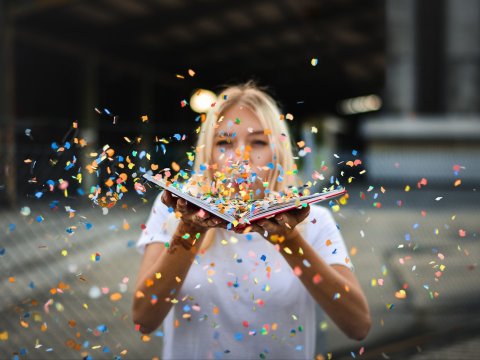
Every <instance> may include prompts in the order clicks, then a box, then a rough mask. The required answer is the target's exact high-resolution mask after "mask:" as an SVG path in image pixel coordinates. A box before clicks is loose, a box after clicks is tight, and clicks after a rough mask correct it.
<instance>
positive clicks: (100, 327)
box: [97, 324, 108, 333]
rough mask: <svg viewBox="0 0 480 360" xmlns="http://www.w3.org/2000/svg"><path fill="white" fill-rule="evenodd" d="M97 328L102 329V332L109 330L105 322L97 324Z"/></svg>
mask: <svg viewBox="0 0 480 360" xmlns="http://www.w3.org/2000/svg"><path fill="white" fill-rule="evenodd" d="M97 330H98V331H100V332H102V333H104V332H107V330H108V329H107V325H104V324H102V325H98V326H97Z"/></svg>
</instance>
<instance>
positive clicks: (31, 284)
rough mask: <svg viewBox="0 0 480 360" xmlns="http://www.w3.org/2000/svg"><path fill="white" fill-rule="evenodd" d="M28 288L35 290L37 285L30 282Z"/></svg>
mask: <svg viewBox="0 0 480 360" xmlns="http://www.w3.org/2000/svg"><path fill="white" fill-rule="evenodd" d="M28 287H29V288H30V289H35V283H34V282H33V281H30V283H29V284H28Z"/></svg>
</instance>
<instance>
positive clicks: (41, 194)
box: [35, 191, 43, 199]
mask: <svg viewBox="0 0 480 360" xmlns="http://www.w3.org/2000/svg"><path fill="white" fill-rule="evenodd" d="M42 196H43V192H41V191H37V192H36V193H35V197H36V198H37V199H40V198H41V197H42Z"/></svg>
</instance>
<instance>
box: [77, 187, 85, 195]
mask: <svg viewBox="0 0 480 360" xmlns="http://www.w3.org/2000/svg"><path fill="white" fill-rule="evenodd" d="M77 194H78V195H80V196H83V195H85V192H84V191H83V189H82V188H78V189H77Z"/></svg>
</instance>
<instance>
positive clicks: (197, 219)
mask: <svg viewBox="0 0 480 360" xmlns="http://www.w3.org/2000/svg"><path fill="white" fill-rule="evenodd" d="M162 202H163V203H164V204H165V205H167V206H168V207H171V208H173V209H174V210H175V212H176V213H178V214H180V221H181V223H182V224H181V225H182V226H181V228H182V230H185V232H189V233H190V234H191V235H195V234H196V233H200V234H203V233H206V232H207V230H208V229H210V228H223V229H226V228H227V222H226V221H225V220H223V219H220V218H219V217H217V216H214V215H211V214H210V213H208V212H206V211H204V210H202V209H200V208H198V207H197V206H195V205H193V204H191V203H189V202H188V201H186V200H185V199H182V198H179V197H174V196H173V195H172V193H171V192H169V191H164V192H163V194H162Z"/></svg>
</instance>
